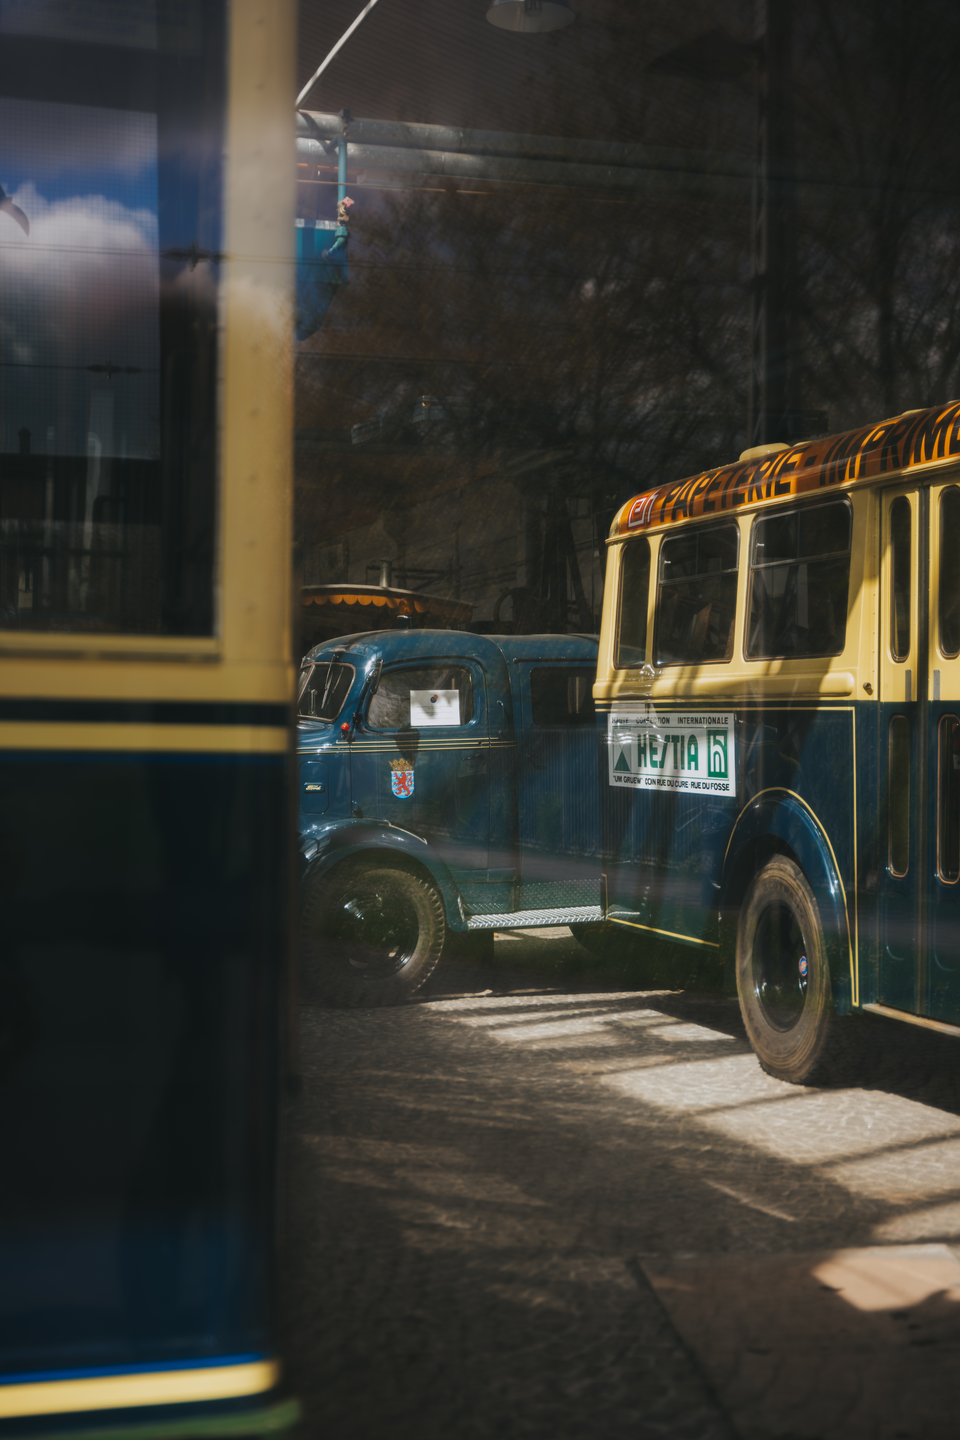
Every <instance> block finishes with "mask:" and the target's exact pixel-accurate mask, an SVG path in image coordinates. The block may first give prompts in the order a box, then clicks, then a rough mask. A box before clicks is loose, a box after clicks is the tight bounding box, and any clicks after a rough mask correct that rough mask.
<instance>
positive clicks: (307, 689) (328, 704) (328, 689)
mask: <svg viewBox="0 0 960 1440" xmlns="http://www.w3.org/2000/svg"><path fill="white" fill-rule="evenodd" d="M353 675H354V670H353V666H352V665H340V664H338V663H336V662H335V661H327V662H325V663H321V664H318V665H306V666H304V668H303V670H302V671H301V672H300V697H299V700H298V702H297V714H298V715H299V717H300V719H301V720H326V721H332V720H336V718H337V716H338V715H339V714H340V710H341V708H342V706H343V702H344V700H346V698H347V694H348V692H349V690H350V686H351V684H352V682H353Z"/></svg>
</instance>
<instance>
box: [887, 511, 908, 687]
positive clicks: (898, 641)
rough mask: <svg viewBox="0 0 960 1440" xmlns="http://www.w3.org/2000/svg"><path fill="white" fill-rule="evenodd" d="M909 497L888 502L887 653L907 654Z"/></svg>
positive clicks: (900, 657)
mask: <svg viewBox="0 0 960 1440" xmlns="http://www.w3.org/2000/svg"><path fill="white" fill-rule="evenodd" d="M910 594H911V582H910V501H909V500H908V499H907V497H906V496H905V495H898V496H897V498H896V500H894V502H893V504H892V505H891V506H890V653H891V654H892V656H893V658H894V660H906V658H907V656H908V655H909V654H910Z"/></svg>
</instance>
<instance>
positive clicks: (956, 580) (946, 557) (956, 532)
mask: <svg viewBox="0 0 960 1440" xmlns="http://www.w3.org/2000/svg"><path fill="white" fill-rule="evenodd" d="M939 609H940V651H941V654H943V655H945V656H947V657H948V658H949V657H951V656H953V655H960V490H958V489H957V487H956V485H951V486H950V488H949V490H944V492H943V494H942V495H941V496H940V605H939Z"/></svg>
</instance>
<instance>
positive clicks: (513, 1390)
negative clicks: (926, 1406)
mask: <svg viewBox="0 0 960 1440" xmlns="http://www.w3.org/2000/svg"><path fill="white" fill-rule="evenodd" d="M589 964H590V962H589V960H586V959H585V956H584V952H582V951H581V950H580V949H579V947H578V946H577V944H576V942H575V941H574V940H573V939H572V937H570V936H569V935H568V933H567V932H565V931H564V932H553V933H545V932H540V933H539V934H538V935H536V936H527V937H521V936H518V935H517V934H516V933H514V934H513V935H508V936H504V937H501V938H498V941H497V944H496V947H495V959H494V964H493V965H492V966H488V967H484V968H482V969H480V968H474V967H470V966H467V965H464V964H455V963H453V962H445V963H444V965H442V966H441V967H440V969H439V970H438V971H437V973H436V975H435V976H434V977H433V978H432V979H431V981H430V982H429V985H428V988H427V989H426V991H425V993H424V994H423V996H422V998H420V999H419V1000H418V1001H417V1002H416V1003H414V1004H411V1005H408V1006H406V1007H404V1008H400V1009H391V1010H374V1011H349V1010H347V1011H336V1010H327V1009H321V1008H315V1007H304V1009H303V1011H302V1035H301V1045H302V1053H301V1057H300V1069H301V1072H302V1075H303V1091H302V1093H301V1094H300V1095H299V1096H298V1097H296V1099H294V1100H292V1101H291V1102H290V1109H289V1115H288V1133H287V1145H288V1151H289V1154H288V1164H287V1201H286V1210H287V1213H286V1235H287V1240H286V1279H285V1292H284V1305H285V1327H286V1336H287V1341H286V1352H287V1368H288V1374H289V1379H290V1384H291V1386H292V1387H293V1388H294V1389H295V1391H296V1392H297V1393H298V1394H299V1395H300V1397H301V1399H302V1401H303V1404H304V1410H305V1419H304V1422H303V1430H302V1433H303V1435H304V1436H308V1437H310V1440H313V1437H314V1436H316V1437H321V1436H322V1437H324V1440H328V1437H329V1440H373V1437H407V1436H410V1437H413V1436H416V1437H418V1440H434V1437H437V1440H439V1437H441V1436H442V1437H443V1440H453V1437H456V1440H459V1437H487V1436H503V1437H518V1440H521V1437H544V1440H547V1437H551V1440H568V1437H569V1440H580V1437H591V1440H607V1437H610V1440H619V1437H628V1436H629V1437H639V1440H646V1437H652V1436H670V1437H678V1440H682V1437H691V1440H694V1437H696V1440H701V1437H702V1440H713V1437H716V1440H721V1437H734V1436H737V1435H740V1436H744V1435H747V1434H749V1435H751V1436H752V1435H757V1434H759V1435H762V1434H764V1433H766V1432H765V1429H764V1425H765V1423H766V1422H764V1421H763V1420H762V1418H761V1420H760V1421H756V1418H754V1421H753V1422H752V1424H751V1425H750V1426H748V1425H747V1424H746V1422H744V1421H743V1420H742V1418H741V1417H740V1416H739V1413H738V1412H737V1411H736V1409H735V1408H731V1405H732V1402H728V1400H725V1399H724V1398H723V1397H724V1395H725V1394H726V1390H725V1384H724V1375H723V1373H722V1372H720V1373H719V1378H718V1373H716V1372H714V1373H711V1366H710V1363H709V1354H708V1351H709V1343H708V1342H709V1336H708V1337H707V1341H706V1342H704V1343H705V1345H706V1349H704V1348H703V1347H701V1348H699V1349H697V1348H696V1347H695V1348H693V1349H688V1348H687V1345H686V1344H685V1342H684V1340H683V1339H681V1337H680V1334H679V1332H678V1330H677V1329H675V1328H674V1325H673V1323H672V1321H671V1319H670V1318H669V1316H668V1312H667V1310H665V1309H664V1308H663V1305H662V1304H661V1300H660V1298H658V1293H659V1294H664V1293H667V1292H666V1291H664V1289H663V1284H664V1282H663V1280H662V1276H663V1272H664V1270H665V1268H666V1269H667V1270H669V1267H670V1266H671V1265H683V1264H688V1265H689V1264H690V1259H689V1257H691V1256H693V1257H700V1258H701V1260H702V1259H703V1258H704V1257H706V1258H707V1259H721V1258H722V1257H732V1260H731V1258H728V1259H727V1260H726V1262H725V1263H726V1264H727V1265H728V1266H729V1265H730V1264H731V1263H732V1264H733V1266H734V1270H736V1269H737V1266H736V1263H735V1262H736V1257H738V1256H742V1257H743V1260H744V1264H745V1265H746V1262H747V1260H748V1259H749V1261H750V1264H751V1265H755V1264H757V1263H759V1262H760V1261H763V1260H764V1258H765V1257H766V1258H768V1259H771V1260H772V1261H774V1262H776V1257H787V1258H789V1257H791V1256H794V1257H795V1256H801V1255H805V1254H806V1253H807V1252H821V1251H836V1250H837V1249H840V1248H843V1247H875V1246H877V1245H886V1246H894V1245H898V1246H903V1245H905V1244H908V1243H914V1242H932V1241H940V1242H945V1243H946V1244H947V1245H950V1246H954V1245H957V1244H958V1243H960V1068H958V1051H957V1049H956V1044H955V1042H952V1041H950V1040H948V1039H945V1038H944V1037H940V1036H937V1035H930V1034H928V1033H927V1032H923V1031H918V1030H915V1029H911V1028H910V1027H906V1026H900V1025H896V1024H893V1023H890V1022H885V1021H882V1020H878V1019H874V1018H872V1017H863V1018H859V1017H858V1018H857V1019H855V1020H854V1021H851V1022H849V1025H848V1033H847V1035H846V1044H845V1059H844V1068H843V1072H842V1073H841V1074H839V1075H838V1077H837V1079H836V1081H835V1083H834V1084H833V1085H832V1086H831V1087H830V1088H827V1089H819V1090H804V1089H798V1088H796V1087H792V1086H789V1085H784V1084H781V1083H780V1082H778V1081H776V1080H773V1079H771V1078H770V1077H769V1076H766V1075H764V1074H763V1072H762V1071H761V1070H760V1069H759V1067H758V1065H757V1063H756V1060H755V1059H754V1057H753V1055H752V1053H751V1052H750V1050H749V1047H748V1046H747V1043H746V1040H745V1038H744V1033H743V1028H742V1025H741V1022H740V1015H739V1010H738V1008H737V1005H736V1002H732V1001H730V1000H729V999H727V998H724V997H720V996H708V995H696V994H689V993H684V994H680V993H670V992H648V993H640V992H637V991H635V990H628V989H624V988H623V982H622V979H618V981H617V982H616V985H615V984H614V982H612V981H611V980H610V979H609V977H607V978H604V976H603V975H602V974H599V973H597V972H591V971H590V970H589V969H588V968H585V967H587V966H589ZM943 1253H944V1254H945V1255H946V1259H947V1262H948V1263H949V1264H953V1263H954V1262H953V1258H952V1256H951V1255H950V1254H949V1252H943ZM958 1253H960V1251H958ZM684 1257H687V1258H686V1259H685V1258H684ZM794 1268H796V1265H795V1266H794ZM801 1268H803V1267H802V1266H801ZM648 1275H650V1276H652V1277H653V1279H654V1281H655V1283H656V1284H657V1286H658V1290H657V1291H655V1289H654V1288H653V1287H652V1286H651V1284H650V1283H649V1281H648V1279H647V1276H648ZM666 1283H668V1284H669V1283H670V1282H669V1281H668V1282H666ZM830 1288H831V1287H830V1286H824V1285H821V1286H819V1289H820V1290H828V1289H830ZM833 1288H836V1287H833ZM944 1293H946V1292H944ZM957 1308H960V1307H957ZM851 1313H852V1312H851ZM892 1313H893V1314H895V1315H899V1316H901V1317H902V1316H905V1315H906V1312H905V1311H902V1310H900V1311H893V1312H892ZM952 1313H953V1312H952V1311H951V1316H952ZM724 1323H725V1322H724V1318H723V1312H722V1309H721V1311H719V1312H718V1318H717V1321H716V1325H717V1326H722V1325H723V1324H724ZM912 1328H913V1329H914V1330H917V1329H918V1328H919V1325H918V1324H914V1325H913V1326H912ZM904 1333H905V1332H904ZM688 1338H689V1337H688ZM927 1338H928V1339H930V1337H929V1336H928V1337H927ZM933 1338H934V1339H935V1338H937V1337H936V1336H934V1337H933ZM940 1338H941V1339H942V1338H943V1337H942V1336H941V1337H940ZM725 1339H726V1343H727V1345H728V1348H729V1344H730V1337H729V1335H728V1336H726V1337H725ZM827 1343H828V1345H829V1339H828V1342H827ZM864 1343H866V1342H864ZM910 1343H911V1344H914V1345H916V1344H922V1343H924V1342H923V1339H922V1338H921V1339H919V1340H918V1339H916V1338H914V1339H912V1340H911V1341H910ZM931 1343H932V1342H931ZM697 1344H698V1345H699V1341H698V1342H697ZM958 1344H960V1337H958ZM958 1344H954V1343H953V1342H951V1343H950V1344H949V1345H946V1346H943V1347H942V1348H941V1352H938V1354H937V1355H934V1361H936V1362H937V1363H939V1357H940V1354H942V1363H943V1365H947V1364H949V1365H950V1366H951V1367H952V1366H953V1365H955V1363H956V1360H957V1358H958V1356H960V1348H958ZM762 1353H763V1354H764V1355H767V1354H768V1349H762ZM924 1353H925V1355H927V1363H928V1364H929V1363H933V1362H931V1361H930V1356H931V1355H933V1353H934V1352H932V1351H929V1352H924ZM705 1354H706V1355H707V1361H706V1362H704V1355H705ZM952 1373H955V1372H953V1371H952V1370H951V1374H952ZM957 1398H958V1399H960V1395H958V1396H957ZM744 1413H746V1411H745V1412H744ZM751 1413H752V1414H753V1413H754V1412H751ZM955 1413H956V1407H954V1410H953V1413H952V1416H951V1420H950V1425H949V1428H946V1427H941V1428H938V1423H939V1422H937V1420H936V1417H934V1418H933V1419H932V1420H931V1419H930V1418H929V1417H928V1418H927V1419H926V1420H922V1421H918V1423H917V1424H916V1425H915V1426H914V1427H913V1428H910V1427H909V1426H907V1428H903V1426H902V1423H901V1428H899V1429H887V1428H884V1426H883V1425H882V1424H880V1423H879V1422H878V1423H877V1425H876V1428H875V1429H873V1430H871V1428H870V1427H871V1425H873V1423H874V1422H873V1421H869V1420H868V1421H867V1422H865V1423H866V1428H865V1429H862V1430H856V1431H854V1430H850V1432H849V1433H850V1434H851V1435H852V1434H854V1433H857V1434H860V1433H863V1434H864V1435H866V1434H876V1435H878V1436H879V1435H886V1434H888V1433H889V1434H890V1435H897V1436H910V1437H911V1440H940V1437H941V1435H942V1436H943V1440H947V1437H952V1436H953V1434H955V1433H956V1428H955V1426H956V1422H955V1420H954V1419H953V1416H954V1415H955ZM758 1425H759V1428H758ZM770 1425H771V1429H770V1432H769V1433H771V1434H777V1435H781V1436H783V1437H787V1436H788V1435H791V1434H793V1435H797V1434H811V1435H812V1434H813V1433H815V1432H811V1431H810V1430H809V1429H808V1430H802V1429H801V1430H800V1431H796V1430H791V1429H790V1427H789V1425H787V1426H786V1428H784V1426H783V1425H781V1424H780V1423H779V1422H777V1423H776V1424H774V1423H773V1422H770ZM841 1433H842V1431H841Z"/></svg>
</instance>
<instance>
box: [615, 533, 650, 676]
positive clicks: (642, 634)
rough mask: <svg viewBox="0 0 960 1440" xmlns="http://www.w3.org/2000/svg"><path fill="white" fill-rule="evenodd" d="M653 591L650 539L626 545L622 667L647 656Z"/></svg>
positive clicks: (620, 619)
mask: <svg viewBox="0 0 960 1440" xmlns="http://www.w3.org/2000/svg"><path fill="white" fill-rule="evenodd" d="M649 591H650V542H649V540H647V539H644V538H641V539H639V540H634V541H632V542H631V543H630V544H627V545H624V547H623V555H622V558H621V560H620V610H619V615H618V620H617V624H618V630H617V658H616V660H615V662H614V663H615V664H616V665H617V666H618V667H619V668H620V669H623V668H625V667H626V666H628V665H642V664H643V663H644V661H645V660H646V658H647V605H648V603H649Z"/></svg>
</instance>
